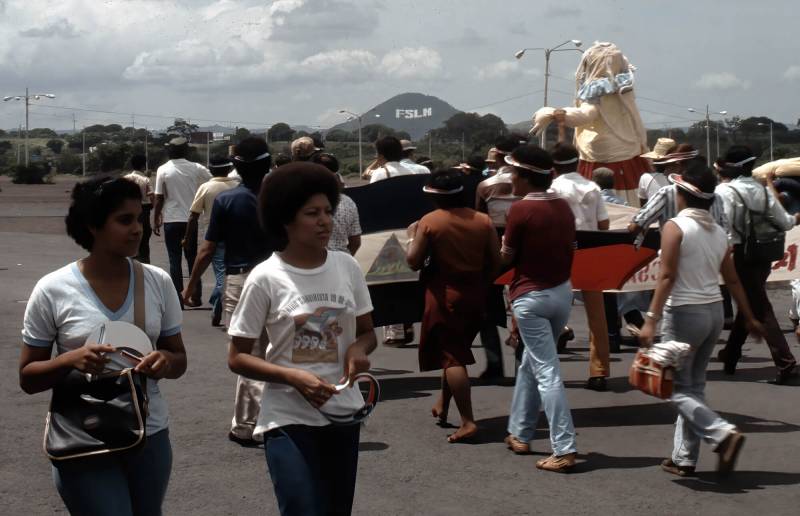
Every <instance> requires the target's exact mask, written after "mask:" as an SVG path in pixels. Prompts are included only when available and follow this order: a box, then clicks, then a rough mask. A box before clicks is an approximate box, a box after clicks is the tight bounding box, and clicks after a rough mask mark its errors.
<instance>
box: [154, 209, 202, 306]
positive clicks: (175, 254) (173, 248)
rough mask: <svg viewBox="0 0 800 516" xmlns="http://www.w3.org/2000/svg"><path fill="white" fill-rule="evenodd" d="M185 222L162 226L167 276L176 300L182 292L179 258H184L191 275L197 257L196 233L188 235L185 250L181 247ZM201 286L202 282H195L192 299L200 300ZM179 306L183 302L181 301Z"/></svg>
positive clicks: (181, 268)
mask: <svg viewBox="0 0 800 516" xmlns="http://www.w3.org/2000/svg"><path fill="white" fill-rule="evenodd" d="M186 224H187V223H186V222H167V223H165V224H164V242H165V243H166V245H167V256H169V276H170V278H172V284H173V285H175V290H177V291H178V298H180V299H182V298H181V292H183V267H182V266H181V258H182V257H183V256H185V257H186V264H187V265H188V266H189V274H191V273H192V267H194V259H195V258H196V257H197V232H195V233H194V235H189V242H188V245H187V246H186V249H184V248H183V246H181V241H182V240H183V237H184V236H185V235H186ZM202 294H203V285H202V282H200V281H198V282H197V289H195V291H194V299H195V300H200V299H202V297H203V296H202ZM181 306H183V301H182V300H181Z"/></svg>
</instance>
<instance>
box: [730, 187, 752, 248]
mask: <svg viewBox="0 0 800 516" xmlns="http://www.w3.org/2000/svg"><path fill="white" fill-rule="evenodd" d="M728 188H730V189H731V190H733V193H735V194H736V197H738V198H739V200H740V201H742V206H743V207H744V211H745V215H744V224H745V227H744V228H742V229H744V231H745V234H742V232H741V231H739V230H738V229H736V224H735V222H734V221H733V220H731V221H729V223H730V225H731V229H732V230H734V231H736V232H737V233H738V234H739V237H740V238H746V236H747V234H749V233H750V232H749V227H750V222H751V221H750V220H748V218H750V219H751V220H752V217H749V215H750V211H751V210H750V208H748V207H747V203H746V202H744V197H742V194H740V193H739V190H737V189H736V188H734V187H732V186H731V185H728ZM742 243H744V242H742Z"/></svg>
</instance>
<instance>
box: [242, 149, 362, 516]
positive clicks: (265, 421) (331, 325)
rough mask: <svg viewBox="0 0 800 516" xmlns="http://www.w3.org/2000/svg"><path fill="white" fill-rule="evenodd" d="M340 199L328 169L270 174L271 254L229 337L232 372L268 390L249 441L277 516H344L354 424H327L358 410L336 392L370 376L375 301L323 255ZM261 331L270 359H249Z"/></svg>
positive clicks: (266, 187) (265, 214)
mask: <svg viewBox="0 0 800 516" xmlns="http://www.w3.org/2000/svg"><path fill="white" fill-rule="evenodd" d="M338 200H339V186H338V184H337V182H336V178H335V177H334V176H333V174H331V173H330V172H329V171H328V170H327V169H326V168H325V167H323V166H321V165H317V164H314V163H309V162H294V163H290V164H288V165H285V166H282V167H280V168H279V169H277V170H275V171H273V172H272V173H271V174H269V175H268V176H267V177H266V179H265V180H264V183H263V185H262V188H261V195H260V197H259V205H260V208H259V209H260V216H261V220H262V223H263V224H264V229H265V231H266V232H267V233H268V234H269V235H270V236H271V237H272V238H273V239H274V241H275V242H276V249H279V251H276V252H275V253H273V255H272V256H271V257H270V258H269V259H268V260H266V261H264V262H262V263H261V264H259V265H258V266H256V267H255V268H254V269H253V270H252V271H251V272H250V275H249V276H248V278H247V281H246V282H245V284H244V288H243V290H242V296H241V298H240V300H239V304H238V305H237V307H236V310H235V311H234V313H233V318H232V320H231V324H230V328H229V330H228V334H229V335H230V336H231V337H232V340H231V346H230V354H229V357H228V365H229V367H230V369H231V370H232V371H233V372H235V373H237V374H240V375H242V376H246V377H248V378H252V379H254V380H262V381H265V382H266V385H265V388H264V395H263V398H262V401H261V411H260V413H259V416H258V422H257V424H256V428H255V432H254V435H262V434H263V436H264V443H265V446H264V448H265V453H266V459H267V464H268V466H269V474H270V477H271V478H272V483H273V486H274V489H275V495H276V498H277V499H278V506H279V509H280V512H281V514H283V515H295V514H297V515H307V514H314V515H315V514H350V511H351V508H352V504H353V494H354V491H355V482H356V472H357V468H358V439H359V426H358V425H350V426H340V425H332V424H331V423H330V421H329V420H328V418H326V416H325V415H324V414H323V412H324V413H329V414H334V415H344V414H347V413H352V412H355V411H356V410H358V409H359V408H361V407H362V406H363V404H364V401H363V398H362V396H361V393H360V392H359V390H358V389H356V388H346V389H344V390H342V391H341V392H338V393H337V390H336V389H335V388H334V385H335V384H339V383H344V382H347V381H348V380H352V378H353V377H354V375H356V374H358V373H360V372H364V371H367V370H368V369H369V365H370V364H369V359H368V358H367V355H368V354H369V353H371V352H372V350H373V349H375V345H376V340H375V332H374V330H373V326H372V315H371V313H372V302H371V301H370V297H369V291H368V290H367V284H366V281H365V280H364V276H363V274H362V272H361V269H360V268H359V266H358V264H357V263H356V261H355V259H353V257H352V256H350V254H348V253H343V252H340V251H329V250H327V249H326V246H327V245H328V240H329V239H330V235H331V231H332V225H333V222H332V218H333V212H334V209H335V208H336V205H337V202H338ZM265 326H266V329H267V333H268V334H269V337H270V344H269V347H268V348H267V353H266V358H265V359H261V358H259V357H255V356H253V355H251V354H250V350H251V348H252V347H253V344H254V342H255V340H256V339H257V338H258V337H259V335H260V334H261V331H262V329H263V328H264V327H265Z"/></svg>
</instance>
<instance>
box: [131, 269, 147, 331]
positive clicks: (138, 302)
mask: <svg viewBox="0 0 800 516" xmlns="http://www.w3.org/2000/svg"><path fill="white" fill-rule="evenodd" d="M132 261H133V324H135V325H136V326H138V327H139V329H140V330H142V331H143V332H145V333H146V330H145V314H144V267H142V264H141V263H140V262H139V261H138V260H132Z"/></svg>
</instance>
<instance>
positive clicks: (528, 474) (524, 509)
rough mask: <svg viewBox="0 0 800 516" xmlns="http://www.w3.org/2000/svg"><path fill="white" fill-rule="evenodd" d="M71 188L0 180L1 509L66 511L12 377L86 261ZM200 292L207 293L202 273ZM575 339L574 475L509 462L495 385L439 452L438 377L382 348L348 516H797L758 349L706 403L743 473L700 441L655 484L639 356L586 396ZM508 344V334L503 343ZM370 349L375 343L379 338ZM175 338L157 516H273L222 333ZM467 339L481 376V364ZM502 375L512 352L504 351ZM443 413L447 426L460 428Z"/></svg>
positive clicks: (792, 407)
mask: <svg viewBox="0 0 800 516" xmlns="http://www.w3.org/2000/svg"><path fill="white" fill-rule="evenodd" d="M70 186H71V183H70V181H69V180H65V179H60V180H59V181H58V182H57V184H55V185H44V186H17V185H11V184H10V183H8V181H7V180H6V178H0V187H1V188H2V190H3V191H2V192H0V392H2V396H0V514H3V515H18V514H31V515H38V514H52V513H66V510H65V509H64V508H63V506H62V504H61V500H60V498H59V497H58V494H57V493H56V490H55V488H54V487H53V482H52V478H51V468H50V464H49V462H48V460H47V459H46V457H45V455H44V453H43V452H42V433H43V429H44V417H45V414H46V411H47V404H48V400H49V394H47V393H42V394H37V395H34V396H29V395H27V394H25V393H23V392H22V391H21V390H20V388H19V385H18V381H17V363H18V359H19V348H20V346H21V345H22V344H21V340H20V334H19V332H20V328H21V325H22V316H23V312H24V309H25V300H26V299H27V297H28V295H29V294H30V291H31V289H32V288H33V285H34V284H35V282H36V281H37V280H38V279H39V278H40V277H41V276H43V275H44V274H46V273H47V272H50V271H52V270H54V269H56V268H58V267H60V266H62V265H64V264H66V263H68V262H70V261H72V260H75V259H77V258H79V257H81V256H82V255H83V253H82V251H81V249H79V248H78V246H76V245H75V244H74V243H73V242H72V241H71V240H69V238H68V237H67V236H66V235H65V234H64V230H63V215H64V214H65V213H66V207H67V204H68V191H69V188H70ZM151 244H152V249H153V263H154V264H156V265H159V266H161V267H166V266H167V259H166V252H165V249H164V243H163V240H162V239H160V238H157V237H156V238H154V239H153V241H152V242H151ZM208 279H209V283H207V284H210V278H208ZM770 295H771V298H772V300H773V303H774V304H775V307H776V312H777V313H779V314H780V319H781V323H782V324H783V325H784V326H785V327H786V329H787V337H788V338H789V341H790V343H791V346H792V349H793V351H794V352H795V354H796V355H800V346H798V345H797V343H796V340H795V338H794V336H793V335H791V333H789V331H788V330H789V321H788V319H787V318H786V317H785V315H784V314H786V311H787V309H788V306H789V302H790V296H789V293H788V289H787V288H786V287H783V288H777V289H773V290H771V292H770ZM570 325H571V326H572V327H573V328H574V329H575V333H576V340H575V341H573V342H571V343H570V345H569V348H568V353H566V354H564V355H562V356H561V359H562V362H561V363H562V372H563V376H564V379H565V384H566V387H567V396H568V398H569V402H570V406H571V407H572V414H573V418H574V421H575V426H576V429H577V432H578V447H579V453H580V457H579V458H580V464H579V465H578V466H577V467H576V468H575V470H574V471H573V472H572V473H570V474H566V475H562V474H553V473H545V472H541V471H538V470H536V468H535V466H534V463H535V461H536V460H537V459H539V458H541V457H543V456H545V455H546V454H547V453H548V452H549V441H548V440H547V426H546V422H545V419H544V417H542V418H541V419H540V422H539V428H540V432H539V433H538V434H537V439H536V440H535V441H534V442H533V443H532V444H533V449H534V454H533V455H530V456H515V455H512V454H511V452H509V451H508V450H506V449H505V446H504V445H503V443H502V439H503V437H504V435H505V426H506V423H507V416H508V410H509V404H510V401H511V394H512V390H513V387H512V382H513V379H512V378H509V379H508V382H507V384H506V385H501V386H480V385H477V382H476V385H475V387H474V388H473V391H472V395H473V403H474V409H475V415H476V417H477V418H478V424H479V426H480V428H481V433H480V437H479V439H478V440H477V442H476V443H474V444H448V443H447V442H446V440H445V438H446V436H447V434H448V433H450V432H452V430H447V429H442V428H439V427H437V426H435V425H434V421H433V419H432V418H431V415H430V407H431V405H432V404H433V402H434V400H435V396H436V394H437V389H438V387H439V379H438V375H436V374H435V373H420V372H419V369H418V367H417V349H416V347H415V346H409V347H406V348H402V349H397V348H388V347H385V346H382V345H380V346H379V347H378V349H377V350H376V351H375V353H373V355H372V356H371V360H372V364H373V372H374V374H376V375H377V376H378V377H379V379H380V380H381V384H382V394H383V400H382V402H381V403H380V404H379V406H378V408H377V409H376V411H375V413H374V415H373V416H372V418H371V419H370V420H369V422H368V424H367V425H366V426H365V427H364V428H363V431H362V434H361V436H362V437H361V453H360V457H359V460H360V467H359V476H358V485H357V490H356V500H355V508H354V514H359V515H362V514H363V515H372V514H383V515H394V514H402V515H416V514H431V515H450V514H452V515H456V514H458V515H464V514H469V515H472V514H475V515H478V514H480V515H506V514H552V515H561V514H592V515H596V514H636V515H640V514H653V515H660V514H664V515H668V514H669V515H672V514H693V513H697V514H704V515H717V514H719V515H734V514H765V515H766V514H769V515H784V514H785V515H790V514H791V515H795V514H798V510H799V509H798V508H799V507H800V487H798V484H800V465H798V461H799V460H800V438H799V437H800V433H798V431H800V404H798V396H800V388H798V386H797V384H795V385H791V386H776V385H772V384H770V383H768V381H769V380H771V379H772V378H773V377H774V368H773V365H772V361H771V359H770V357H769V353H768V351H767V349H766V346H765V345H764V344H763V343H756V342H752V341H748V343H747V344H746V346H745V354H746V358H745V359H744V361H743V363H742V364H741V367H740V370H739V372H737V374H736V375H735V376H733V377H728V376H725V375H724V374H723V373H722V371H721V364H719V363H717V362H716V361H712V363H711V364H710V366H709V373H708V380H709V383H708V388H707V398H708V400H709V402H710V404H711V406H712V407H713V408H715V409H716V410H718V411H720V412H721V413H722V415H723V416H724V417H726V418H728V419H730V420H731V421H732V422H734V423H735V424H736V425H738V426H739V428H740V429H741V430H742V431H744V432H745V433H746V434H747V443H746V445H745V447H744V450H743V452H742V455H741V457H740V460H739V463H738V471H737V472H736V473H735V475H734V476H733V477H732V478H730V479H729V480H726V481H719V480H718V479H717V477H716V475H715V474H714V469H715V466H716V462H715V461H716V455H715V454H714V453H712V451H711V448H710V446H708V445H704V447H703V449H702V452H701V457H700V463H699V464H698V471H699V475H698V477H697V478H678V477H674V476H671V475H668V474H666V473H663V472H662V471H661V470H660V468H659V467H658V464H659V462H660V460H661V459H662V458H664V457H666V456H668V455H669V453H670V450H671V444H672V432H673V422H674V418H675V413H674V411H673V410H672V408H671V407H670V405H669V404H667V403H665V402H662V401H660V400H657V399H655V398H651V397H648V396H646V395H644V394H642V393H640V392H638V391H635V390H632V389H631V388H630V387H629V386H628V382H627V369H628V366H629V365H630V361H631V359H632V357H633V353H634V348H632V347H623V352H622V353H618V354H614V355H612V377H611V379H610V381H609V386H610V390H609V391H608V392H605V393H596V392H592V391H587V390H585V389H583V382H584V381H585V379H586V376H587V372H588V362H587V360H588V344H587V337H588V335H587V327H586V321H585V316H584V313H583V309H582V307H580V306H576V307H574V310H573V312H572V317H571V319H570ZM501 337H502V338H504V337H505V332H502V333H501ZM379 338H380V334H379ZM183 339H184V342H185V344H186V348H187V351H188V358H189V368H188V371H187V373H186V375H184V376H183V377H182V378H181V379H179V380H177V381H169V380H166V381H162V382H161V387H162V392H163V393H164V395H165V397H166V399H167V401H168V403H169V406H170V413H171V422H170V435H171V439H172V446H173V452H174V465H173V470H172V477H171V480H170V486H169V491H168V493H167V498H166V503H165V507H164V509H165V514H168V515H198V514H199V515H223V514H237V515H239V514H241V515H250V514H254V515H255V514H277V508H276V505H275V499H274V495H273V493H272V485H271V482H270V480H269V476H268V473H267V469H266V462H265V459H264V452H263V449H260V448H257V449H247V448H241V447H240V446H238V445H236V444H234V443H231V442H229V441H228V440H227V438H226V435H227V432H228V429H229V424H230V418H231V415H232V406H233V392H234V385H235V377H234V375H233V374H232V373H230V372H229V371H228V369H227V367H226V362H225V357H226V338H225V335H224V333H223V332H222V331H220V330H218V329H215V328H212V327H211V326H210V312H209V311H208V310H190V311H187V312H185V319H184V325H183ZM478 346H479V342H476V348H475V349H474V351H475V355H476V358H477V359H478V363H477V364H476V365H474V366H471V367H470V374H471V375H472V376H473V377H477V375H478V374H480V372H481V371H482V370H483V367H484V355H483V351H482V350H481V349H480V348H479V347H478ZM504 353H505V366H506V373H507V375H508V376H513V356H512V353H511V350H510V349H509V348H504ZM457 417H458V413H457V411H456V409H455V407H453V408H452V409H451V415H450V421H451V422H452V423H457V422H458V419H457Z"/></svg>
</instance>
